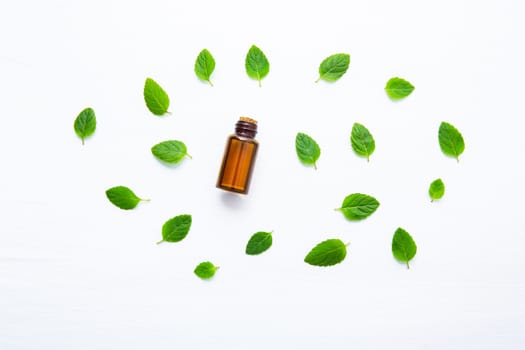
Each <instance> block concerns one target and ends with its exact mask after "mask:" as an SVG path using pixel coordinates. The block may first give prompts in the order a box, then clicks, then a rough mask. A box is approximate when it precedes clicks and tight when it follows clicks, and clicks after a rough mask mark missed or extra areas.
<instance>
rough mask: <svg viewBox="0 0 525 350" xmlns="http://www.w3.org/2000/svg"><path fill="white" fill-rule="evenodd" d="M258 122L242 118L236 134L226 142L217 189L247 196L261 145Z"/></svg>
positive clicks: (237, 125)
mask: <svg viewBox="0 0 525 350" xmlns="http://www.w3.org/2000/svg"><path fill="white" fill-rule="evenodd" d="M256 134H257V121H256V120H253V119H251V118H246V117H240V118H239V121H238V122H237V124H235V134H233V135H230V136H229V137H228V140H227V141H226V148H225V150H224V156H223V159H222V165H221V170H220V172H219V178H218V179H217V187H218V188H221V189H223V190H226V191H231V192H237V193H242V194H247V193H248V189H249V187H250V181H251V178H252V173H253V167H254V165H255V157H256V155H257V148H258V147H259V143H258V142H257V140H255V139H254V137H255V135H256Z"/></svg>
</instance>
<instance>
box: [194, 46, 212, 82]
mask: <svg viewBox="0 0 525 350" xmlns="http://www.w3.org/2000/svg"><path fill="white" fill-rule="evenodd" d="M194 70H195V74H196V75H197V77H199V79H201V80H204V81H206V82H208V84H210V85H211V86H213V83H212V82H211V80H210V76H211V74H212V73H213V71H214V70H215V59H214V58H213V56H212V54H211V53H210V51H208V50H207V49H203V50H202V51H201V52H200V53H199V55H198V56H197V59H196V60H195V67H194Z"/></svg>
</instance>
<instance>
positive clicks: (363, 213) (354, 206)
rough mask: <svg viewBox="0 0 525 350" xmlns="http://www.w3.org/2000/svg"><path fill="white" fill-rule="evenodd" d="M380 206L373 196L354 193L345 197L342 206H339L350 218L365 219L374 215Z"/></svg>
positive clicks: (353, 219) (346, 216)
mask: <svg viewBox="0 0 525 350" xmlns="http://www.w3.org/2000/svg"><path fill="white" fill-rule="evenodd" d="M378 207H379V202H378V201H377V199H375V198H374V197H372V196H369V195H367V194H362V193H352V194H350V195H348V196H346V197H345V199H344V200H343V204H342V205H341V208H337V209H336V210H339V211H340V212H342V213H343V215H344V216H345V218H347V219H348V220H352V221H356V220H363V219H366V218H367V217H369V216H370V215H372V214H373V213H374V212H375V211H376V210H377V208H378Z"/></svg>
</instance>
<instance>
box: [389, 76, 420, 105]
mask: <svg viewBox="0 0 525 350" xmlns="http://www.w3.org/2000/svg"><path fill="white" fill-rule="evenodd" d="M385 91H386V93H387V95H388V96H389V97H390V98H391V99H393V100H400V99H402V98H405V97H407V96H408V95H410V94H411V93H412V91H414V85H412V84H411V83H410V82H409V81H407V80H405V79H403V78H397V77H396V78H391V79H389V80H388V81H387V83H386V86H385Z"/></svg>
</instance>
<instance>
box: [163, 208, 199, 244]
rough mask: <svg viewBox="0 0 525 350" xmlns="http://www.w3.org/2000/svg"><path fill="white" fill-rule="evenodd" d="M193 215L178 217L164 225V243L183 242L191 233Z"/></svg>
mask: <svg viewBox="0 0 525 350" xmlns="http://www.w3.org/2000/svg"><path fill="white" fill-rule="evenodd" d="M190 227H191V215H189V214H182V215H177V216H175V217H173V218H171V219H169V220H168V221H166V222H165V223H164V225H163V226H162V240H160V241H158V242H157V244H160V243H162V242H179V241H182V240H183V239H184V238H185V237H186V236H187V235H188V232H190Z"/></svg>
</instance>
